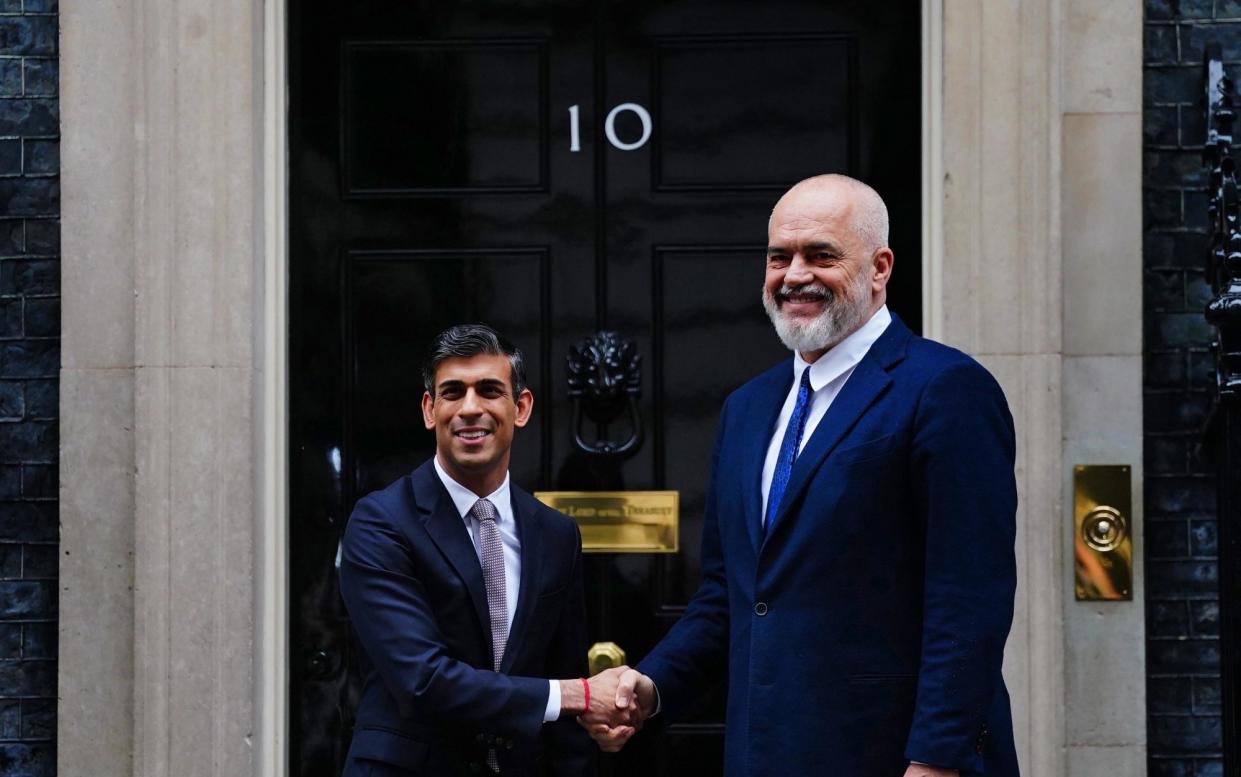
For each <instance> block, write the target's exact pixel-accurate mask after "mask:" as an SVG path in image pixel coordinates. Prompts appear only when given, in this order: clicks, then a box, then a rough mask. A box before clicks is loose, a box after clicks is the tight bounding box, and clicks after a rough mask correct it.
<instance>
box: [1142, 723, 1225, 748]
mask: <svg viewBox="0 0 1241 777" xmlns="http://www.w3.org/2000/svg"><path fill="white" fill-rule="evenodd" d="M1147 733H1148V734H1149V736H1150V741H1149V743H1148V746H1149V747H1150V749H1151V750H1157V751H1159V752H1164V753H1193V752H1202V751H1204V750H1205V751H1211V750H1212V748H1216V747H1219V742H1220V735H1221V729H1220V719H1219V718H1218V717H1215V716H1211V717H1193V718H1187V717H1182V716H1170V715H1151V716H1150V727H1149V730H1148V732H1147Z"/></svg>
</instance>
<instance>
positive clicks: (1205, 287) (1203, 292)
mask: <svg viewBox="0 0 1241 777" xmlns="http://www.w3.org/2000/svg"><path fill="white" fill-rule="evenodd" d="M1213 296H1215V295H1214V294H1213V293H1212V292H1211V284H1209V283H1207V279H1206V276H1205V274H1204V273H1200V272H1194V271H1190V272H1187V273H1185V307H1186V308H1187V309H1188V310H1203V309H1205V308H1206V305H1207V303H1208V302H1210V301H1211V298H1212V297H1213Z"/></svg>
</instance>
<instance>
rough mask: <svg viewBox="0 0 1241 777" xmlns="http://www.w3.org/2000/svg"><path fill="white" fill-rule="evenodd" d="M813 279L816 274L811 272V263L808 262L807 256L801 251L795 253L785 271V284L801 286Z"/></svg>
mask: <svg viewBox="0 0 1241 777" xmlns="http://www.w3.org/2000/svg"><path fill="white" fill-rule="evenodd" d="M813 280H814V275H813V274H812V273H811V272H810V265H809V264H807V263H806V259H805V257H804V256H802V255H801V253H800V252H799V253H796V254H793V259H792V261H790V262H789V266H788V268H787V269H786V270H785V271H784V285H785V286H801V285H802V284H804V283H810V282H811V281H813Z"/></svg>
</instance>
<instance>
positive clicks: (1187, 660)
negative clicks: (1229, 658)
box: [1146, 639, 1219, 675]
mask: <svg viewBox="0 0 1241 777" xmlns="http://www.w3.org/2000/svg"><path fill="white" fill-rule="evenodd" d="M1146 671H1147V672H1148V673H1150V674H1152V675H1165V674H1173V675H1179V674H1201V675H1218V674H1219V640H1214V639H1191V640H1173V641H1169V640H1162V639H1153V640H1151V641H1150V643H1149V644H1148V645H1147V649H1146Z"/></svg>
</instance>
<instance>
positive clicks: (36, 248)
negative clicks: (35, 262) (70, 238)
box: [25, 219, 60, 256]
mask: <svg viewBox="0 0 1241 777" xmlns="http://www.w3.org/2000/svg"><path fill="white" fill-rule="evenodd" d="M25 253H28V254H30V255H32V256H56V255H57V254H59V253H60V220H59V219H31V220H29V221H27V222H26V249H25Z"/></svg>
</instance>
